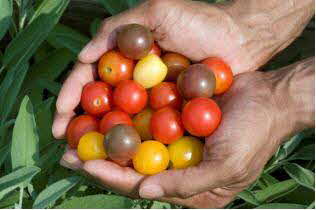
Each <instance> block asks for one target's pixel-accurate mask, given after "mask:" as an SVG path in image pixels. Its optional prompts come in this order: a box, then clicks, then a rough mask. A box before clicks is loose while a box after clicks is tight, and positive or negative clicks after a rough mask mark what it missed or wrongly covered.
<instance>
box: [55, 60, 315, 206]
mask: <svg viewBox="0 0 316 210" xmlns="http://www.w3.org/2000/svg"><path fill="white" fill-rule="evenodd" d="M313 62H314V60H313V59H308V60H306V61H304V62H302V63H298V64H294V65H292V66H289V67H286V68H285V69H282V70H280V71H275V72H268V73H262V72H251V73H245V74H241V75H238V76H237V77H236V78H235V82H234V84H233V86H232V88H231V89H230V90H229V91H228V92H227V93H226V94H224V95H223V96H221V97H219V98H217V101H218V103H219V105H220V107H221V109H222V111H223V118H222V123H221V124H220V126H219V128H218V129H217V130H216V131H215V133H214V134H213V135H212V136H210V137H208V138H206V140H205V141H206V142H205V149H204V158H203V161H202V162H201V163H200V164H199V165H198V166H195V167H191V168H188V169H184V170H168V171H165V172H162V173H160V174H158V175H155V176H149V177H144V176H143V175H141V174H139V173H137V172H136V171H134V170H133V169H131V168H127V167H125V168H124V167H120V166H118V165H116V164H115V163H113V162H110V161H106V160H93V161H87V162H85V163H82V162H81V161H80V160H79V159H78V156H77V155H76V151H74V150H69V151H67V152H66V153H65V155H64V156H63V159H62V160H61V163H62V164H63V165H64V166H66V167H69V168H72V169H75V170H77V169H80V170H83V171H84V172H85V173H86V174H89V175H91V176H92V177H94V178H95V179H97V180H99V181H100V183H102V184H103V185H104V186H107V187H109V188H111V189H114V190H116V191H117V192H119V193H122V194H125V195H128V196H132V197H138V196H139V195H140V196H141V197H145V198H150V199H159V200H162V201H168V202H172V203H176V204H180V205H184V206H189V207H194V208H220V207H224V206H225V205H226V204H227V203H229V202H230V201H231V200H232V199H233V198H234V197H235V195H236V194H237V193H238V192H240V191H242V190H243V189H245V188H246V187H247V186H248V185H249V184H251V183H252V182H253V181H254V180H255V179H256V177H257V176H258V175H259V174H260V172H261V170H262V169H263V167H264V165H265V164H266V162H267V161H268V160H269V159H270V157H271V156H272V155H273V154H274V152H275V151H276V149H277V148H278V146H279V145H280V144H281V142H282V140H283V139H284V138H285V137H286V136H288V135H290V134H292V133H293V132H296V131H298V130H301V129H303V128H305V127H306V126H312V125H313V124H314V119H313V115H312V114H311V113H312V112H314V108H313V107H314V106H313V103H314V102H313V101H314V100H313V97H314V94H313V92H314V91H313V87H312V84H313V82H314V70H313V68H314V67H313ZM296 86H300V87H301V88H300V90H299V91H297V88H295V87H296ZM293 87H294V88H293ZM259 90H260V91H259ZM298 96H301V97H298ZM302 100H306V101H302ZM302 104H305V105H304V106H302ZM298 107H299V108H298ZM293 113H295V114H293ZM285 122H286V123H285ZM109 172H110V173H109ZM138 191H139V192H138Z"/></svg>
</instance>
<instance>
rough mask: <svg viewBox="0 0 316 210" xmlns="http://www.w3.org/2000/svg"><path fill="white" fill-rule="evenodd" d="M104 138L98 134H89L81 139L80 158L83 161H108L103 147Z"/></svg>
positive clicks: (79, 146)
mask: <svg viewBox="0 0 316 210" xmlns="http://www.w3.org/2000/svg"><path fill="white" fill-rule="evenodd" d="M103 140H104V136H103V135H102V134H101V133H98V132H89V133H86V134H85V135H83V136H82V137H81V138H80V141H79V145H78V151H77V153H78V156H79V158H80V160H82V161H88V160H97V159H106V158H107V154H106V152H105V149H104V145H103Z"/></svg>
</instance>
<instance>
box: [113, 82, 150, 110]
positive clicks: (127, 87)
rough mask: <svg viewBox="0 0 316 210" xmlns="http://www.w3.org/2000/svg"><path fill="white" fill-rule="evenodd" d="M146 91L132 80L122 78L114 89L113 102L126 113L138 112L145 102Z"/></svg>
mask: <svg viewBox="0 0 316 210" xmlns="http://www.w3.org/2000/svg"><path fill="white" fill-rule="evenodd" d="M147 98H148V96H147V92H146V90H145V88H143V87H142V86H141V85H140V84H138V83H137V82H135V81H133V80H124V81H122V82H120V83H119V84H118V86H117V87H116V89H115V90H114V95H113V99H114V103H115V105H116V106H118V107H119V108H120V109H122V110H123V111H125V112H127V113H128V114H135V113H138V112H140V111H141V110H142V109H143V108H144V107H145V106H146V104H147Z"/></svg>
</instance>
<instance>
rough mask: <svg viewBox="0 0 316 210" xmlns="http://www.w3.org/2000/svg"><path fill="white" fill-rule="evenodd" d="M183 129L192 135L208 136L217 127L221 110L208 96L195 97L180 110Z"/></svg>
mask: <svg viewBox="0 0 316 210" xmlns="http://www.w3.org/2000/svg"><path fill="white" fill-rule="evenodd" d="M181 117H182V122H183V125H184V127H185V129H186V130H187V131H188V132H189V133H190V134H192V135H194V136H209V135H211V134H212V133H213V132H214V131H215V129H216V128H217V127H218V125H219V123H220V121H221V118H222V112H221V110H220V108H219V107H218V105H217V104H216V103H215V102H214V101H213V100H212V99H210V98H195V99H193V100H191V101H189V102H188V103H187V104H186V105H185V106H184V108H183V111H182V116H181Z"/></svg>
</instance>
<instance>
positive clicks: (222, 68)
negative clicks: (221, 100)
mask: <svg viewBox="0 0 316 210" xmlns="http://www.w3.org/2000/svg"><path fill="white" fill-rule="evenodd" d="M202 63H203V64H206V65H207V66H208V67H209V68H210V69H211V70H212V71H213V73H214V75H215V78H216V88H215V91H214V94H216V95H219V94H222V93H224V92H226V91H227V90H228V89H229V88H230V86H231V85H232V83H233V72H232V70H231V68H230V67H229V66H228V65H227V64H226V63H225V62H224V61H223V60H221V59H219V58H215V57H211V58H207V59H205V60H204V61H202Z"/></svg>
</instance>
